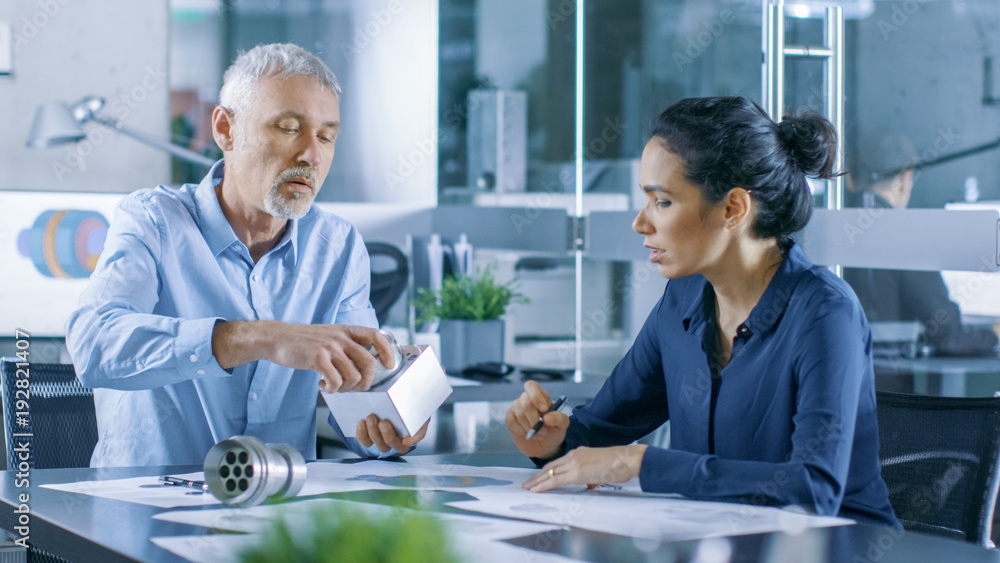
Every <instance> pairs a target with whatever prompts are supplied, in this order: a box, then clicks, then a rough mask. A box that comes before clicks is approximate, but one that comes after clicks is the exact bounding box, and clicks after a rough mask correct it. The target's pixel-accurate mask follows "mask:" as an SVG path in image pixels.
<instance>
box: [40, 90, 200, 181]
mask: <svg viewBox="0 0 1000 563" xmlns="http://www.w3.org/2000/svg"><path fill="white" fill-rule="evenodd" d="M103 107H104V100H103V99H102V98H97V97H94V96H87V97H86V98H83V99H82V100H80V101H79V102H76V103H75V104H73V105H72V106H67V105H66V104H65V103H63V102H48V103H45V104H42V105H40V106H38V109H36V110H35V120H34V122H33V123H32V124H31V134H30V135H29V136H28V146H29V147H31V148H36V149H37V148H46V147H54V146H57V145H62V144H66V143H77V142H79V141H82V140H83V139H85V138H86V137H87V134H86V133H84V131H83V124H84V123H87V122H88V121H93V122H94V123H99V124H101V125H104V126H105V127H108V128H110V129H113V130H115V131H117V132H119V133H121V134H123V135H127V136H129V137H132V138H133V139H136V140H138V141H142V142H143V143H146V144H147V145H149V146H151V147H154V148H157V149H160V150H163V151H167V152H169V153H170V154H173V155H174V156H176V157H178V158H182V159H184V160H187V161H189V162H193V163H195V164H200V165H202V166H204V167H206V168H211V167H212V165H214V164H215V161H214V160H212V159H210V158H208V157H205V156H202V155H200V154H198V153H196V152H194V151H190V150H188V149H185V148H182V147H178V146H177V145H173V144H171V143H168V142H166V141H162V140H160V139H157V138H156V137H153V136H151V135H149V134H147V133H143V132H142V131H138V130H136V129H133V128H131V127H129V126H127V125H125V123H124V122H122V120H120V119H116V118H114V117H111V116H109V115H105V114H103V113H100V111H101V108H103Z"/></svg>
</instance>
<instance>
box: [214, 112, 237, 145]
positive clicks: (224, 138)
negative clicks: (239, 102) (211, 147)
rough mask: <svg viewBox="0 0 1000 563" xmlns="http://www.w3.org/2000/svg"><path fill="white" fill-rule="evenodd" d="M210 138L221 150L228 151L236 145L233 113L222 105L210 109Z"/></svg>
mask: <svg viewBox="0 0 1000 563" xmlns="http://www.w3.org/2000/svg"><path fill="white" fill-rule="evenodd" d="M212 138H213V139H215V144H217V145H219V148H220V149H222V152H229V151H231V150H233V148H235V145H236V125H235V123H234V121H233V114H232V113H230V111H229V110H228V109H226V108H224V107H222V106H215V110H213V111H212Z"/></svg>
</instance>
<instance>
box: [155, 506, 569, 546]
mask: <svg viewBox="0 0 1000 563" xmlns="http://www.w3.org/2000/svg"><path fill="white" fill-rule="evenodd" d="M338 505H339V506H345V507H349V508H350V509H351V510H355V511H359V512H363V513H364V514H367V515H369V516H374V517H383V518H384V517H388V516H394V515H395V516H399V515H406V514H412V513H415V511H413V510H410V509H407V508H401V507H393V506H386V505H382V504H366V503H357V502H350V501H342V500H335V499H307V500H303V501H298V502H290V503H286V504H272V505H266V506H254V507H250V508H216V509H209V510H174V511H170V512H161V513H160V514H157V515H156V516H153V518H155V519H156V520H164V521H167V522H177V523H180V524H189V525H191V526H201V527H204V528H214V529H218V530H227V531H230V532H243V533H250V534H254V533H260V532H262V531H263V530H265V529H266V528H267V527H268V526H270V524H271V522H272V521H274V519H275V518H277V517H278V516H282V517H284V518H285V519H286V520H287V521H288V523H289V526H290V527H292V528H293V529H294V528H304V527H308V525H309V523H310V522H311V521H312V516H311V514H312V513H313V511H314V510H317V509H321V508H323V507H332V506H338ZM433 515H434V517H435V518H438V519H440V520H441V521H443V522H444V523H445V524H446V525H447V526H448V528H449V530H450V531H451V532H452V534H454V535H455V536H468V537H471V538H474V539H479V540H484V541H485V540H503V539H508V538H517V537H521V536H529V535H532V534H540V533H542V532H548V531H550V530H556V529H559V528H560V526H558V525H554V524H546V523H538V522H524V521H518V520H508V519H506V518H493V517H483V516H474V515H467V514H451V513H434V514H433Z"/></svg>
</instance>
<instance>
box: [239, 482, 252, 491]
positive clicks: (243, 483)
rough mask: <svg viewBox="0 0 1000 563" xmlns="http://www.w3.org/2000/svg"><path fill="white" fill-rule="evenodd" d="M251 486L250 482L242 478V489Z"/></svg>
mask: <svg viewBox="0 0 1000 563" xmlns="http://www.w3.org/2000/svg"><path fill="white" fill-rule="evenodd" d="M249 487H250V483H249V482H248V481H247V480H246V479H240V490H241V491H245V490H247V489H248V488H249Z"/></svg>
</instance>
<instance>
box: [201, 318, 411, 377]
mask: <svg viewBox="0 0 1000 563" xmlns="http://www.w3.org/2000/svg"><path fill="white" fill-rule="evenodd" d="M366 346H374V347H375V349H376V350H377V351H378V353H379V358H381V359H382V362H383V365H385V366H386V367H388V368H391V367H393V366H392V365H388V364H391V363H392V362H393V361H394V359H393V354H392V347H391V346H390V345H389V341H388V339H386V337H385V335H383V334H382V333H381V332H379V331H378V330H377V329H374V328H368V327H363V326H352V325H301V324H291V323H282V322H278V321H247V322H224V323H218V324H216V325H215V331H214V332H213V333H212V353H213V354H214V355H215V358H216V360H217V361H218V362H219V365H220V366H222V368H223V369H229V368H232V367H236V366H239V365H243V364H246V363H249V362H253V361H256V360H267V361H269V362H271V363H274V364H278V365H281V366H285V367H289V368H293V369H305V370H312V371H315V372H316V373H318V374H319V375H320V377H321V378H322V379H321V380H320V383H319V385H320V389H322V390H323V391H325V392H327V393H334V392H336V391H365V390H367V389H368V388H369V387H371V384H372V380H373V379H374V377H375V367H376V360H375V358H374V357H373V356H372V355H371V353H369V352H368V350H366V349H365V347H366ZM387 363H388V364H387Z"/></svg>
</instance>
